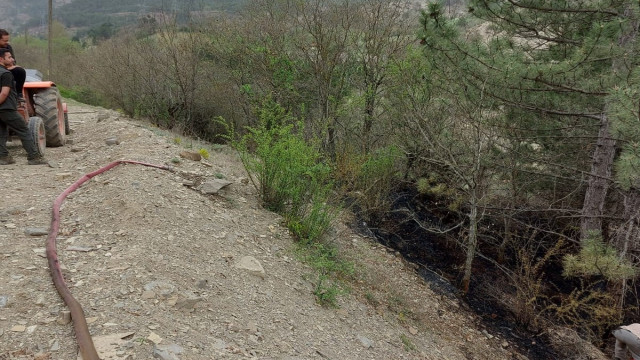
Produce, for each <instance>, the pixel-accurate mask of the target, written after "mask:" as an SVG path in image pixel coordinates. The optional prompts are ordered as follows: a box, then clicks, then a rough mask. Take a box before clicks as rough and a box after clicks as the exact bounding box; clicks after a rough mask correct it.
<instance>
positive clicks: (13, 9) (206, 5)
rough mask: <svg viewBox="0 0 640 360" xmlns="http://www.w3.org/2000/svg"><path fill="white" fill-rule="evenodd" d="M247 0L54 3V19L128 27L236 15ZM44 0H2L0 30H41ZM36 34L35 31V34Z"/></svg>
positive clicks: (81, 0)
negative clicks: (155, 18) (163, 17)
mask: <svg viewBox="0 0 640 360" xmlns="http://www.w3.org/2000/svg"><path fill="white" fill-rule="evenodd" d="M247 1H248V0H109V1H105V0H53V5H54V11H53V17H54V19H56V20H57V21H60V22H61V23H62V24H64V25H65V27H67V28H80V29H88V28H92V27H98V26H100V25H101V24H104V23H110V24H113V25H114V26H116V27H117V26H122V25H126V24H131V23H133V22H135V21H137V19H138V18H139V17H140V16H141V15H143V14H147V13H157V12H161V11H163V12H175V13H178V14H188V13H193V12H213V11H221V12H237V11H238V10H240V9H241V8H242V6H244V4H245V3H246V2H247ZM47 16H48V2H47V1H46V0H3V1H2V6H0V27H1V28H5V29H8V30H9V31H10V32H13V33H18V32H22V31H24V29H25V27H27V28H29V29H31V30H30V31H31V32H33V29H42V28H43V27H45V26H46V24H47ZM36 32H37V31H36Z"/></svg>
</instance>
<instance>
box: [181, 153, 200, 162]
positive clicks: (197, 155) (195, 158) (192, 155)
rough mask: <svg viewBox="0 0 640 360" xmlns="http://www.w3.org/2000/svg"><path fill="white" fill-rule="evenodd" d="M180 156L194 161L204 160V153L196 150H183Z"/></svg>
mask: <svg viewBox="0 0 640 360" xmlns="http://www.w3.org/2000/svg"><path fill="white" fill-rule="evenodd" d="M180 157H181V158H183V159H188V160H192V161H200V160H202V155H200V153H199V152H195V151H183V152H181V153H180Z"/></svg>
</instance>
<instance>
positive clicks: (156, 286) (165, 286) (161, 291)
mask: <svg viewBox="0 0 640 360" xmlns="http://www.w3.org/2000/svg"><path fill="white" fill-rule="evenodd" d="M144 289H145V291H153V292H154V293H155V294H156V295H158V296H161V297H163V298H166V297H168V296H169V295H171V294H172V293H173V292H174V291H175V290H176V287H175V286H173V284H170V283H168V282H164V281H152V282H150V283H148V284H146V285H145V286H144Z"/></svg>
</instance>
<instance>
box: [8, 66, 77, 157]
mask: <svg viewBox="0 0 640 360" xmlns="http://www.w3.org/2000/svg"><path fill="white" fill-rule="evenodd" d="M26 72H27V80H26V82H25V83H24V88H23V90H22V96H23V97H24V100H25V104H24V106H19V107H18V112H19V113H20V114H21V115H22V117H23V118H24V120H25V121H26V122H27V124H28V126H29V132H30V133H31V135H32V136H33V139H34V141H35V143H36V149H37V150H38V153H39V154H40V155H41V156H44V152H45V147H46V146H49V147H57V146H63V145H64V144H65V142H66V135H68V134H69V132H70V131H71V130H70V128H69V118H68V116H67V104H66V103H63V102H62V97H61V96H60V91H59V90H58V88H57V87H56V85H55V84H54V83H53V81H42V73H40V72H39V71H38V70H33V69H26Z"/></svg>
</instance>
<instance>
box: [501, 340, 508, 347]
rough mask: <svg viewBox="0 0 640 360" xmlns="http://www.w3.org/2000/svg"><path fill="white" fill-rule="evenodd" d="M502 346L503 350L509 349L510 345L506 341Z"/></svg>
mask: <svg viewBox="0 0 640 360" xmlns="http://www.w3.org/2000/svg"><path fill="white" fill-rule="evenodd" d="M501 345H502V347H503V348H506V347H509V343H508V342H506V341H503V342H502V344H501Z"/></svg>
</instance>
